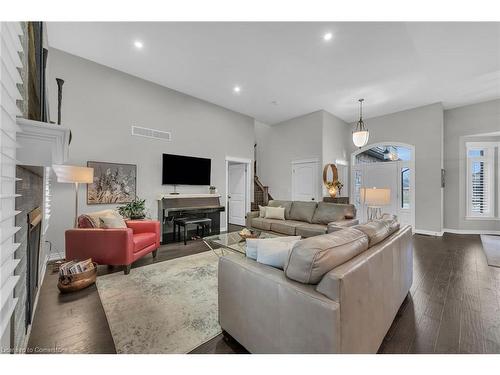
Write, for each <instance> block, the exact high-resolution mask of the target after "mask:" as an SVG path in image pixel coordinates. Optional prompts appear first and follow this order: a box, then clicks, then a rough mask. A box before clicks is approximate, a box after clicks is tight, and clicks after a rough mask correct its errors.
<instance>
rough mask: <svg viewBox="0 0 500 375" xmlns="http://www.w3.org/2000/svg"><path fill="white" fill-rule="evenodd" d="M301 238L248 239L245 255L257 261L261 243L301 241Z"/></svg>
mask: <svg viewBox="0 0 500 375" xmlns="http://www.w3.org/2000/svg"><path fill="white" fill-rule="evenodd" d="M300 238H301V237H300V236H287V237H276V238H247V240H246V251H245V254H246V256H247V258H250V259H253V260H257V250H258V246H259V243H261V242H271V243H272V242H290V241H298V240H300Z"/></svg>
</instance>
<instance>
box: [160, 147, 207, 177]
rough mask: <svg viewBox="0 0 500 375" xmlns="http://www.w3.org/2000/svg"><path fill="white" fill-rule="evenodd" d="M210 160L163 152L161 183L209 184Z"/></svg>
mask: <svg viewBox="0 0 500 375" xmlns="http://www.w3.org/2000/svg"><path fill="white" fill-rule="evenodd" d="M211 163H212V160H211V159H205V158H195V157H192V156H182V155H172V154H163V167H162V184H163V185H210V167H211Z"/></svg>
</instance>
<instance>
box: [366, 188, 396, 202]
mask: <svg viewBox="0 0 500 375" xmlns="http://www.w3.org/2000/svg"><path fill="white" fill-rule="evenodd" d="M361 197H362V199H363V202H364V203H365V204H366V205H368V206H372V207H380V206H387V205H388V204H389V203H390V202H391V189H377V188H375V187H374V188H361Z"/></svg>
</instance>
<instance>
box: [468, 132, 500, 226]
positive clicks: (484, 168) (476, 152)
mask: <svg viewBox="0 0 500 375" xmlns="http://www.w3.org/2000/svg"><path fill="white" fill-rule="evenodd" d="M496 146H497V145H496V144H495V143H491V142H489V143H488V142H485V143H483V144H481V143H478V142H468V143H467V144H466V147H467V216H469V217H494V216H495V202H494V201H495V191H494V189H495V187H494V184H495V175H494V173H495V169H494V155H495V148H496Z"/></svg>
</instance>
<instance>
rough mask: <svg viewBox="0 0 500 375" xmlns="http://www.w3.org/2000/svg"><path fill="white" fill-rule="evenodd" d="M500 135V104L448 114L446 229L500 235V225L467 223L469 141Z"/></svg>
mask: <svg viewBox="0 0 500 375" xmlns="http://www.w3.org/2000/svg"><path fill="white" fill-rule="evenodd" d="M494 132H500V100H493V101H488V102H484V103H479V104H473V105H468V106H464V107H459V108H454V109H450V110H446V111H444V151H445V153H444V167H445V171H446V180H445V181H446V185H445V189H444V208H445V215H444V227H445V228H447V229H456V230H485V231H500V221H495V220H466V219H465V214H466V178H465V174H466V162H465V156H466V155H465V141H466V140H469V141H472V140H475V141H479V140H485V138H476V139H471V138H468V139H467V138H466V137H468V136H472V135H478V134H487V133H494Z"/></svg>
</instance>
